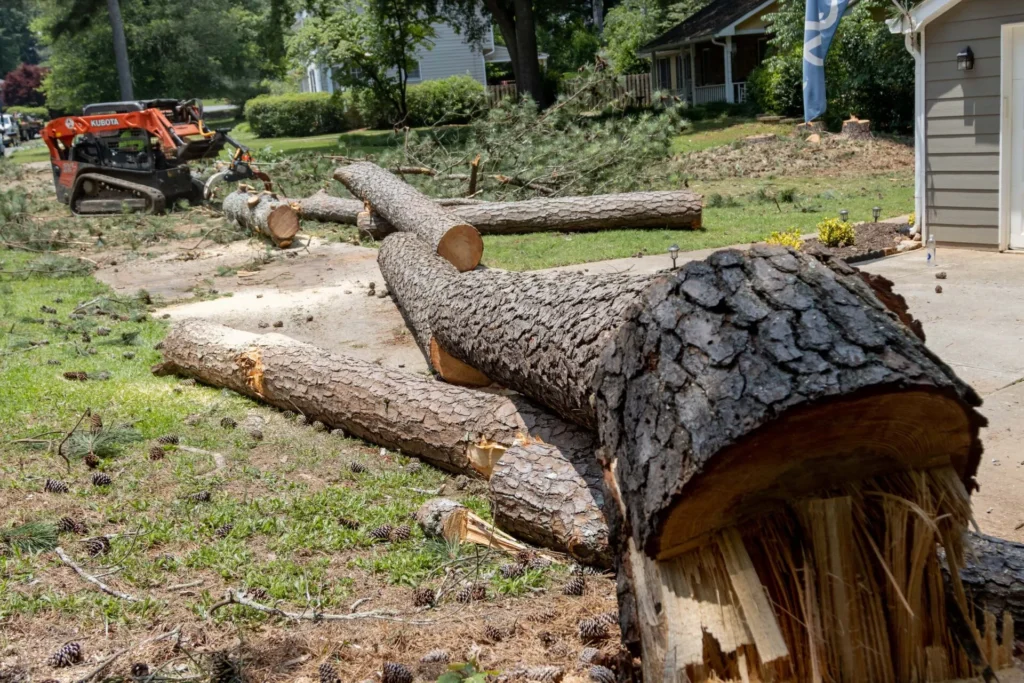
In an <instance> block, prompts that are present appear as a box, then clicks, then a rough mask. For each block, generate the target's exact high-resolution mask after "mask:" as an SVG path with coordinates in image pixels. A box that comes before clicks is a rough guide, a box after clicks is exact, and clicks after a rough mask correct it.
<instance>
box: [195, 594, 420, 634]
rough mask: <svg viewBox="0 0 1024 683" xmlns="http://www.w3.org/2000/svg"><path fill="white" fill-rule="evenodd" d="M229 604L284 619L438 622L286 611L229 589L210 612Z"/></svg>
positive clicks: (367, 614)
mask: <svg viewBox="0 0 1024 683" xmlns="http://www.w3.org/2000/svg"><path fill="white" fill-rule="evenodd" d="M228 605H242V606H243V607H248V608H249V609H254V610H256V611H257V612H263V613H264V614H270V615H273V616H275V617H282V618H284V619H292V620H294V621H301V620H303V619H305V620H309V621H359V620H361V619H379V620H381V621H395V622H400V623H403V624H418V625H425V624H435V623H437V622H436V620H434V619H407V618H404V617H399V616H397V615H396V614H394V613H393V612H385V611H381V610H376V611H373V612H352V613H350V614H328V613H326V612H317V611H316V610H309V611H305V612H286V611H285V610H282V609H278V608H277V607H268V606H267V605H264V604H261V603H258V602H256V601H255V600H250V599H249V598H247V597H245V595H244V594H243V593H241V592H239V591H236V590H231V589H229V590H228V591H227V592H226V593H225V594H224V599H223V600H221V601H220V602H217V603H215V604H213V605H211V606H210V614H213V613H214V612H216V611H217V610H219V609H221V608H222V607H227V606H228Z"/></svg>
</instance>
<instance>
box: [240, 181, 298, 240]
mask: <svg viewBox="0 0 1024 683" xmlns="http://www.w3.org/2000/svg"><path fill="white" fill-rule="evenodd" d="M221 208H222V210H223V211H224V217H225V218H227V219H228V220H229V221H234V222H235V223H237V224H238V225H239V226H241V227H243V228H245V229H246V230H250V231H252V232H255V233H257V234H260V235H264V236H266V237H269V238H270V239H271V240H272V241H273V242H274V244H275V245H276V246H278V247H280V248H282V249H283V248H286V247H289V246H291V243H292V240H293V239H294V238H295V235H296V233H298V232H299V216H298V213H297V212H296V211H295V209H293V208H292V207H291V206H290V205H289V204H288V203H287V202H286V201H283V200H280V199H278V198H277V197H276V196H274V195H272V194H263V193H261V194H252V193H250V192H245V191H242V190H238V191H236V192H232V193H231V194H229V195H228V196H227V197H225V198H224V203H223V204H222V205H221Z"/></svg>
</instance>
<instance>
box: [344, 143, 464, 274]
mask: <svg viewBox="0 0 1024 683" xmlns="http://www.w3.org/2000/svg"><path fill="white" fill-rule="evenodd" d="M334 177H335V178H336V179H337V180H338V181H340V182H341V183H342V184H344V185H345V187H347V188H348V190H349V192H351V193H352V194H354V195H355V196H356V197H358V198H360V199H362V200H363V201H364V202H366V203H367V204H369V205H370V206H371V207H373V210H374V211H375V212H377V213H378V214H380V215H381V216H383V217H384V218H385V220H387V221H388V223H390V224H391V225H393V226H394V227H395V229H396V230H400V231H402V232H412V233H415V234H417V235H419V236H420V237H421V238H423V240H424V241H425V242H426V243H427V244H429V245H430V248H431V249H433V250H434V252H435V253H437V254H438V255H439V256H441V257H442V258H444V259H446V260H447V261H449V262H451V264H452V265H454V266H455V267H456V268H458V269H459V270H460V271H467V270H472V269H474V268H476V267H477V265H479V264H480V257H481V255H483V252H484V244H483V240H481V239H480V233H479V232H477V230H476V228H474V227H473V226H472V225H470V224H469V223H467V222H465V221H463V220H462V219H461V218H459V217H458V216H455V215H453V214H451V213H449V212H447V211H446V210H445V209H443V208H441V207H440V206H438V205H437V203H436V202H434V201H433V200H432V199H430V198H429V197H426V196H424V195H423V194H421V193H420V192H419V191H418V190H416V189H415V188H414V187H412V186H411V185H408V184H407V183H405V182H404V181H403V180H401V179H400V178H397V177H395V176H394V175H392V174H391V173H388V172H387V171H385V170H384V169H382V168H381V167H380V166H377V165H376V164H373V163H370V162H357V163H354V164H350V165H348V166H341V167H339V168H338V169H337V170H336V171H335V172H334Z"/></svg>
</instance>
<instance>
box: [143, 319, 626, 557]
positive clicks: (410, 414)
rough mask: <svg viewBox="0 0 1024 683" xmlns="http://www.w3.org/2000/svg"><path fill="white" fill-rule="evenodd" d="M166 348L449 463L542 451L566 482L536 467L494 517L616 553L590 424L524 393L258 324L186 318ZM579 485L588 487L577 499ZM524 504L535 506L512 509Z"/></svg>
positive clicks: (474, 470) (335, 422)
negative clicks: (360, 355)
mask: <svg viewBox="0 0 1024 683" xmlns="http://www.w3.org/2000/svg"><path fill="white" fill-rule="evenodd" d="M162 351H163V354H164V362H163V363H162V364H160V365H158V366H156V367H154V372H155V373H157V374H161V375H163V374H179V375H184V376H188V377H195V378H197V379H199V380H201V381H202V382H204V383H206V384H210V385H212V386H216V387H223V388H227V389H231V390H234V391H237V392H238V393H241V394H244V395H246V396H249V397H251V398H255V399H258V400H261V401H264V402H265V403H268V404H270V405H273V406H277V407H279V408H282V409H287V410H298V411H300V412H302V413H303V414H305V415H307V416H309V417H310V418H311V419H318V420H320V421H321V422H323V423H324V424H327V425H330V426H331V427H337V428H343V429H345V430H346V431H347V432H348V433H350V434H352V435H354V436H357V437H359V438H362V439H365V440H367V441H370V442H372V443H375V444H378V445H381V446H385V447H387V448H394V449H397V450H400V451H402V452H403V453H406V454H408V455H412V456H416V457H419V458H422V459H423V460H425V461H427V462H430V463H431V464H434V465H436V466H438V467H441V468H442V469H446V470H448V471H450V472H456V473H459V474H467V475H475V476H478V477H483V478H485V479H486V478H489V477H490V476H491V472H492V470H494V469H495V467H496V464H497V463H498V462H499V461H500V459H502V458H506V456H507V457H508V459H506V460H505V461H504V462H503V463H502V464H501V466H500V467H501V468H502V469H504V468H508V467H514V463H515V459H516V458H518V457H519V456H520V454H522V455H523V456H525V457H529V458H532V459H533V460H531V463H532V462H534V461H535V457H534V455H533V453H534V451H537V452H542V453H543V454H544V457H546V458H548V461H549V462H550V463H551V464H552V467H553V471H557V472H558V478H559V481H553V480H552V479H551V478H550V477H545V476H542V475H543V473H541V472H535V471H534V470H532V469H528V471H527V474H526V475H524V476H523V477H522V478H521V479H520V481H519V482H518V492H517V494H516V495H502V496H500V497H499V498H498V499H497V500H496V504H495V514H496V516H499V517H501V518H503V519H508V520H519V521H518V522H517V523H516V525H515V533H516V534H517V535H518V536H519V538H521V539H523V540H525V541H529V542H531V543H536V544H539V545H544V546H545V547H550V548H552V549H554V550H558V551H564V552H570V553H573V554H578V558H579V559H580V560H581V561H589V559H590V558H596V559H602V558H603V561H604V562H606V563H607V562H608V561H609V557H610V555H609V553H608V546H607V536H608V533H607V528H606V527H604V528H597V526H596V525H597V524H599V520H598V519H597V518H595V516H594V511H595V510H599V509H600V507H601V505H602V504H603V492H602V489H601V487H600V482H596V483H595V482H594V481H593V479H592V478H586V477H585V476H584V475H583V474H580V472H586V471H587V467H589V465H588V464H587V463H592V462H593V460H594V449H595V444H594V438H593V434H592V433H590V432H587V431H584V430H581V429H579V428H578V427H576V426H574V425H572V424H569V423H567V422H565V421H564V420H561V419H559V418H557V417H555V416H554V415H551V414H550V413H548V412H547V411H544V410H541V409H539V408H538V407H537V406H535V405H533V404H532V403H530V402H529V401H527V400H525V399H523V397H521V396H501V395H498V394H489V393H483V392H479V391H472V390H470V389H464V388H461V387H456V386H451V385H448V384H444V383H442V382H437V381H434V380H432V379H429V378H426V377H422V376H420V375H414V374H409V373H405V372H401V371H396V370H388V369H385V368H382V367H380V366H379V365H376V364H373V363H367V362H364V361H360V360H356V359H353V358H347V357H344V356H339V355H335V354H331V353H328V352H326V351H324V350H322V349H318V348H316V347H315V346H312V345H310V344H305V343H303V342H299V341H295V340H294V339H290V338H288V337H285V336H282V335H278V334H266V335H257V334H251V333H249V332H243V331H240V330H233V329H231V328H227V327H223V326H221V325H216V324H213V323H210V322H206V321H202V320H184V321H181V322H179V323H177V324H176V325H175V326H174V327H173V328H172V329H171V331H170V333H169V334H168V335H167V338H166V339H165V340H164V342H163V348H162ZM510 453H511V455H509V454H510ZM531 467H532V465H531ZM577 468H578V469H579V472H578V471H577ZM505 478H506V479H507V476H506V477H505ZM561 479H565V480H566V481H564V482H563V481H560V480H561ZM534 487H536V488H537V489H538V490H536V491H534V490H533V489H534ZM506 488H507V486H506ZM548 489H552V490H555V491H554V493H549V491H548ZM559 494H560V495H561V498H562V503H561V505H562V511H561V514H560V517H559V519H560V520H561V526H560V527H559V528H557V529H555V530H552V529H550V528H542V527H533V528H531V526H530V523H529V520H531V519H535V520H538V523H540V521H542V517H541V515H539V514H538V513H537V512H536V511H534V510H531V509H530V508H529V506H531V505H533V504H534V502H535V501H538V500H541V499H543V498H544V497H545V496H547V497H549V499H551V500H555V499H556V497H557V496H558V495H559ZM574 496H580V497H581V498H580V500H573V497H574ZM519 505H523V506H526V507H524V509H523V510H522V511H517V510H515V509H514V508H515V507H516V506H519ZM570 510H578V511H579V512H578V516H577V517H576V518H575V519H574V518H572V515H570V514H566V513H568V512H569V511H570Z"/></svg>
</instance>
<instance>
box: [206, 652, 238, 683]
mask: <svg viewBox="0 0 1024 683" xmlns="http://www.w3.org/2000/svg"><path fill="white" fill-rule="evenodd" d="M238 673H239V672H238V665H237V664H236V663H235V661H234V660H232V659H231V657H229V656H228V654H227V653H226V652H214V653H213V654H212V655H211V656H210V681H211V683H235V682H236V681H238V680H240V678H239V675H238Z"/></svg>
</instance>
